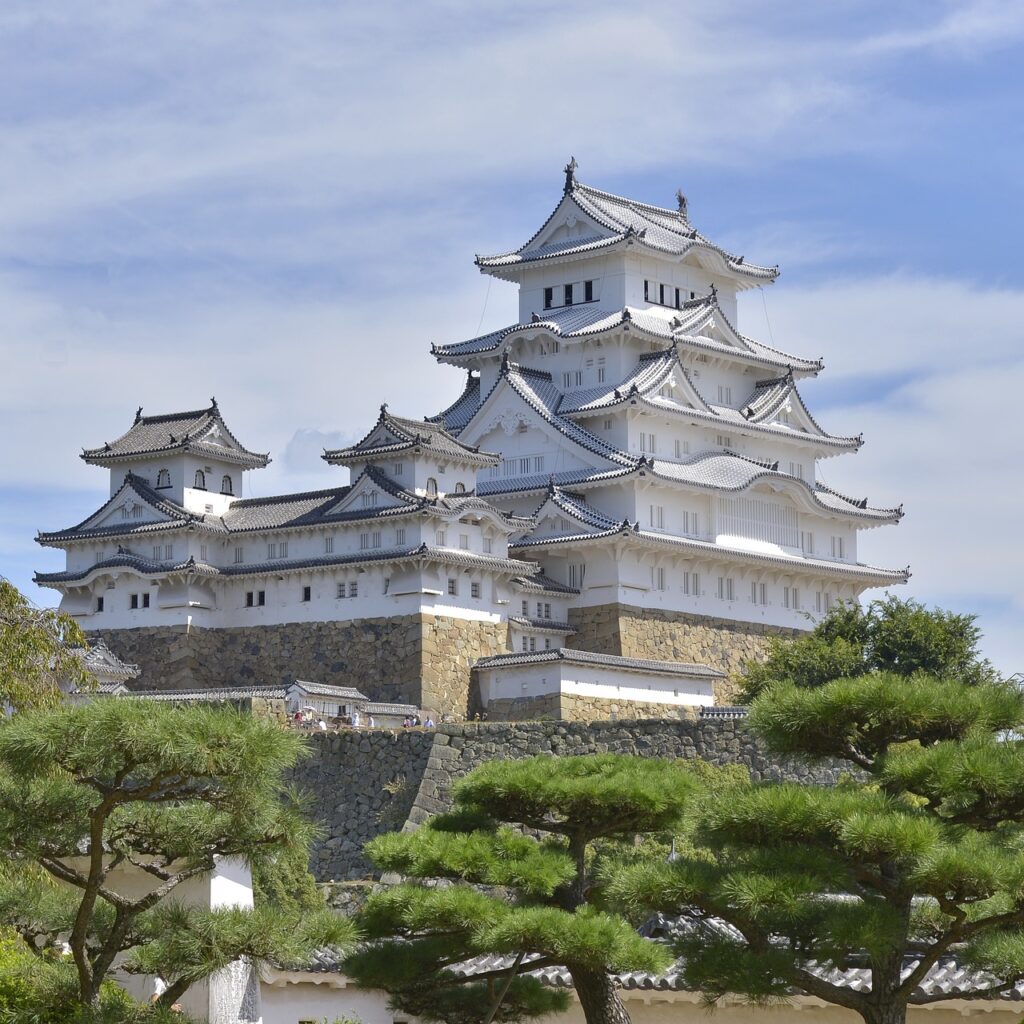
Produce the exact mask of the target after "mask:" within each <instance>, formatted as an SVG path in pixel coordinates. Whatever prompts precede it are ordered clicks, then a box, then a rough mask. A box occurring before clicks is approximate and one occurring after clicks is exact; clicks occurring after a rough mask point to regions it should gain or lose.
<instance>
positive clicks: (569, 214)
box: [530, 196, 616, 249]
mask: <svg viewBox="0 0 1024 1024" xmlns="http://www.w3.org/2000/svg"><path fill="white" fill-rule="evenodd" d="M614 234H616V232H613V231H611V230H609V229H608V228H606V227H605V226H604V225H603V224H599V223H598V222H597V221H596V220H594V219H593V217H591V216H589V215H588V214H586V213H584V211H583V210H581V209H580V207H579V206H578V205H577V204H576V203H575V202H573V200H572V199H571V198H570V197H569V196H566V197H565V198H564V199H563V200H562V202H561V203H560V204H559V206H558V208H557V209H556V210H555V212H554V213H553V214H552V216H551V219H550V220H549V221H548V223H547V224H546V225H545V226H544V228H543V229H542V230H541V232H540V233H539V234H538V235H537V237H536V238H535V239H534V240H533V242H532V243H531V244H530V248H531V249H540V248H542V247H543V246H547V245H571V244H572V243H575V242H584V241H586V240H588V239H595V238H611V237H612V236H613V235H614Z"/></svg>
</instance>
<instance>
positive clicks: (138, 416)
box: [135, 405, 142, 423]
mask: <svg viewBox="0 0 1024 1024" xmlns="http://www.w3.org/2000/svg"><path fill="white" fill-rule="evenodd" d="M141 419H142V406H141V405H140V406H139V407H138V409H136V410H135V422H136V423H138V422H139V420H141Z"/></svg>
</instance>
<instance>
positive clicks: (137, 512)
mask: <svg viewBox="0 0 1024 1024" xmlns="http://www.w3.org/2000/svg"><path fill="white" fill-rule="evenodd" d="M172 518H173V517H172V516H170V515H168V514H167V513H166V512H164V511H163V510H162V509H158V508H155V507H154V506H153V505H151V504H150V503H149V502H148V501H147V500H146V499H145V498H144V497H143V496H142V495H140V494H139V493H138V491H136V490H135V489H134V488H133V487H131V485H130V484H127V483H126V484H125V485H124V486H123V487H122V488H121V489H120V490H119V491H118V492H117V494H115V495H114V496H113V497H112V498H111V499H110V501H108V502H107V503H106V505H104V506H103V507H102V508H101V509H99V511H97V512H96V513H95V515H93V516H92V517H91V518H89V519H88V520H86V521H85V522H84V523H82V525H81V527H79V529H82V530H100V529H105V528H108V527H113V526H132V525H139V524H141V523H169V522H171V521H172Z"/></svg>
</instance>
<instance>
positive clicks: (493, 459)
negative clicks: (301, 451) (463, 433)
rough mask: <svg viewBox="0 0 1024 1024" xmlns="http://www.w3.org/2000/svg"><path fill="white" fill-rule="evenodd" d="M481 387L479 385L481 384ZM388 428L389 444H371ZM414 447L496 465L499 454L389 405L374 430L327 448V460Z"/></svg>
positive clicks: (335, 461) (385, 455) (380, 455)
mask: <svg viewBox="0 0 1024 1024" xmlns="http://www.w3.org/2000/svg"><path fill="white" fill-rule="evenodd" d="M477 386H478V388H479V384H478V385H477ZM381 429H384V430H386V431H387V433H388V434H390V435H391V436H392V437H394V438H395V440H394V441H389V442H387V443H385V444H380V443H371V441H372V439H373V436H374V434H376V433H377V432H378V431H379V430H381ZM414 448H421V449H424V450H426V451H428V452H430V453H431V454H432V455H434V456H437V457H441V458H448V459H454V460H461V461H463V462H468V463H470V464H472V465H480V466H494V465H497V463H498V461H499V457H498V456H497V455H494V454H492V453H491V452H482V451H480V449H479V448H471V447H470V446H469V445H464V444H462V443H461V442H460V441H459V440H458V439H457V438H455V437H453V436H452V435H451V434H449V433H448V431H447V430H445V429H444V427H443V426H441V425H440V424H439V423H436V422H432V421H430V420H408V419H403V418H402V417H399V416H392V415H391V413H389V412H388V411H387V406H386V405H382V406H381V407H380V416H379V417H378V418H377V422H376V423H375V424H374V425H373V428H372V429H371V430H370V432H369V433H368V434H367V435H366V436H365V437H364V438H363V439H362V440H361V441H357V442H356V443H355V444H354V445H350V446H349V447H348V448H337V449H335V450H333V451H325V452H324V454H323V457H324V459H325V460H326V461H327V462H330V463H333V464H345V463H348V462H358V461H363V460H368V459H386V458H391V457H393V456H394V455H397V454H398V453H400V452H406V451H409V450H411V449H414Z"/></svg>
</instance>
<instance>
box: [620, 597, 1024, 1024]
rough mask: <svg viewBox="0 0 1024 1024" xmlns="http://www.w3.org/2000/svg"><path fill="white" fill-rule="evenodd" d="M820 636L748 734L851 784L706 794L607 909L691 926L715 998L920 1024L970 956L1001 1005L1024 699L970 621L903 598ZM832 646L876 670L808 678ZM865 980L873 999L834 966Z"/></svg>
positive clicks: (779, 669) (683, 950) (761, 700)
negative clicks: (789, 1003)
mask: <svg viewBox="0 0 1024 1024" xmlns="http://www.w3.org/2000/svg"><path fill="white" fill-rule="evenodd" d="M815 634H816V635H815V636H814V637H812V638H811V639H812V642H811V643H810V644H807V643H805V641H804V639H798V640H795V641H793V642H792V644H791V648H792V649H796V648H801V650H800V651H799V652H798V653H797V654H796V655H794V654H793V650H792V649H788V648H786V647H785V646H784V645H781V644H780V646H779V648H778V649H777V650H778V651H781V652H782V653H781V654H780V655H779V656H778V657H775V656H774V655H773V658H772V659H770V661H769V668H767V669H765V671H764V672H761V673H760V674H759V675H758V677H757V685H756V686H755V687H753V689H754V691H755V693H756V696H755V697H754V699H753V702H752V704H751V708H750V716H749V725H750V727H751V729H752V730H753V731H754V732H755V733H756V734H757V735H758V736H759V737H760V739H761V741H762V742H763V743H764V744H765V745H766V746H767V748H768V749H769V750H770V751H772V752H774V753H776V754H779V755H788V756H791V757H797V758H802V759H804V760H805V761H807V762H809V763H814V762H816V761H821V760H827V761H829V762H831V763H832V764H837V763H838V764H840V765H845V766H846V767H847V768H848V770H849V772H848V775H847V776H846V777H845V779H844V781H842V782H841V783H840V784H839V785H836V786H832V787H825V786H815V785H809V784H798V783H794V782H761V783H753V782H746V783H743V784H740V785H733V786H732V787H730V789H729V791H728V794H727V798H722V794H721V793H718V794H714V793H711V792H710V791H709V790H707V789H706V790H705V791H704V793H703V794H700V795H698V796H697V797H696V798H695V799H693V800H691V801H690V802H689V804H688V806H687V810H686V814H685V815H684V831H685V834H686V835H687V837H688V842H687V845H685V846H684V847H682V848H681V851H680V854H679V856H678V857H677V858H675V859H674V860H673V862H671V863H666V862H664V861H644V860H637V861H635V862H633V863H627V864H623V865H622V866H621V869H620V870H618V871H616V872H614V873H613V874H612V875H611V877H610V880H609V883H608V886H607V895H608V898H609V899H610V900H611V901H613V902H618V903H619V904H620V905H623V906H635V905H640V906H643V907H645V908H648V909H653V910H660V911H663V912H665V913H667V914H671V915H676V916H678V917H680V918H681V919H682V921H683V922H684V924H685V927H683V928H681V929H680V930H679V932H678V938H677V941H676V943H675V948H676V952H677V953H678V954H679V955H680V956H681V957H682V963H683V975H684V978H685V981H686V983H687V985H688V986H689V987H692V988H694V989H699V990H700V991H702V992H703V993H704V994H705V996H706V998H707V999H708V1000H709V1001H714V1000H716V999H718V998H719V997H721V996H722V995H724V994H726V993H741V994H744V995H746V996H747V997H749V998H750V999H752V1000H754V1001H756V1002H767V1001H771V1000H776V999H780V998H785V997H786V996H788V995H791V994H793V993H804V994H807V995H811V996H816V997H818V998H820V999H823V1000H825V1001H826V1002H830V1003H834V1004H837V1005H840V1006H843V1007H846V1008H848V1009H851V1010H854V1011H855V1012H857V1013H858V1014H860V1016H861V1017H862V1018H863V1019H864V1020H865V1021H866V1022H867V1024H901V1022H902V1021H904V1020H905V1017H906V1011H907V1007H908V1005H915V1004H924V1003H930V1002H936V1001H939V1000H941V999H944V998H949V995H948V993H943V992H942V991H941V990H935V989H933V988H931V987H930V986H929V985H928V984H927V983H926V982H927V979H928V976H929V972H931V971H932V970H933V968H935V967H937V966H939V967H941V966H947V965H949V964H951V963H953V962H957V963H959V964H961V965H962V966H964V967H969V968H976V969H979V970H986V971H989V972H991V975H992V979H991V981H990V982H988V983H986V982H984V981H982V982H980V983H979V988H978V989H976V990H974V991H971V992H960V993H958V994H957V997H958V998H961V999H963V998H967V999H984V998H997V997H998V996H999V994H1000V993H1001V992H1003V991H1005V990H1006V988H1007V987H1009V986H1011V985H1013V984H1015V983H1016V982H1018V981H1021V980H1024V826H1022V824H1021V822H1022V820H1024V814H1022V812H1024V742H1022V741H1021V740H1020V739H1018V738H1017V736H1018V733H1017V732H1016V730H1017V729H1018V728H1019V727H1020V725H1021V723H1022V722H1024V694H1022V693H1021V691H1020V690H1019V689H1018V688H1017V687H1015V686H1011V685H1008V684H1007V683H1005V682H1003V681H1001V680H1000V679H999V678H998V677H997V676H996V675H995V673H993V672H992V671H991V669H990V668H989V667H988V666H987V665H985V663H983V662H981V661H980V660H979V659H978V658H977V654H976V641H977V634H976V630H975V629H974V627H973V625H972V620H971V618H970V617H969V616H950V615H948V614H946V613H935V612H929V611H927V610H925V609H922V608H921V606H919V605H916V604H914V603H913V602H897V601H896V600H895V599H893V598H890V599H888V600H887V601H886V602H883V603H876V606H873V607H872V608H871V609H869V610H868V611H867V612H861V611H859V610H857V609H851V608H849V607H843V608H840V609H838V610H837V611H836V612H835V613H834V614H833V615H832V616H829V618H827V619H826V620H825V621H824V622H823V623H821V624H820V627H819V628H818V629H816V631H815ZM805 639H806V638H805ZM822 643H824V644H832V649H833V652H834V651H835V650H836V649H837V648H836V646H835V645H836V644H839V645H840V647H839V648H838V649H840V651H841V650H843V649H845V648H843V646H842V645H848V644H854V643H856V644H857V645H858V649H859V651H860V653H861V656H862V661H861V663H860V667H859V669H858V671H857V673H855V674H852V675H848V674H845V672H844V673H842V674H839V675H836V676H834V677H827V672H828V671H830V667H831V666H832V665H834V664H836V663H840V664H842V663H843V659H842V658H841V657H838V658H835V659H832V660H829V659H825V660H824V661H823V663H822V665H821V666H818V668H819V669H820V671H821V675H819V676H818V677H816V678H811V676H810V675H806V674H805V675H803V676H799V675H798V674H796V673H795V672H794V671H793V668H794V666H799V665H800V664H802V662H801V659H802V658H803V657H804V656H805V655H806V654H807V652H808V651H811V650H813V649H815V645H817V644H822ZM931 645H934V649H932V647H931ZM940 669H941V671H939V670H940ZM771 673H777V674H776V675H775V676H774V677H773V676H772V675H771ZM852 967H858V968H861V969H864V970H866V971H867V972H868V973H869V977H870V986H869V987H866V988H865V987H856V988H855V987H851V986H849V985H844V984H839V983H837V979H836V978H835V977H834V976H833V975H832V974H830V971H829V970H828V968H834V969H837V970H840V971H842V970H846V969H849V968H852ZM822 968H826V969H825V970H823V969H822Z"/></svg>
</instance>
